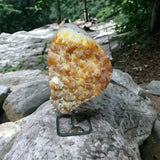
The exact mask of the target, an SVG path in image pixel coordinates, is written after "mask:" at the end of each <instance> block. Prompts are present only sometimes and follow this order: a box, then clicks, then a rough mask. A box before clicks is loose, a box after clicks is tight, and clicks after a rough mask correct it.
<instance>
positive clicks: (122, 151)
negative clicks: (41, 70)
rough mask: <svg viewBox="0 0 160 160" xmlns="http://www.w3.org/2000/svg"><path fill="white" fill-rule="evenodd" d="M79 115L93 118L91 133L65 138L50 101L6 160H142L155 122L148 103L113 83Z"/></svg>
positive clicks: (21, 136) (35, 116) (16, 143)
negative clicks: (59, 132)
mask: <svg viewBox="0 0 160 160" xmlns="http://www.w3.org/2000/svg"><path fill="white" fill-rule="evenodd" d="M124 80H125V79H124ZM128 87H129V86H128ZM77 112H79V113H87V114H88V116H90V119H91V123H92V126H93V131H92V133H91V134H89V135H85V136H74V137H65V138H63V137H59V136H57V133H56V112H55V110H54V109H53V106H52V105H51V104H50V101H48V102H46V103H45V104H43V105H42V106H41V107H39V108H38V110H37V111H36V112H35V113H33V115H32V117H31V119H29V121H28V122H27V123H26V124H25V125H24V128H23V129H22V131H21V132H20V134H19V135H18V136H17V138H16V140H15V141H14V145H13V147H12V148H11V151H10V152H9V153H8V154H7V155H6V156H5V158H4V160H14V159H20V160H21V159H24V157H25V159H27V158H28V159H36V158H39V159H54V160H56V159H57V160H59V159H64V160H65V159H66V160H69V159H75V160H77V159H96V158H97V159H98V158H99V159H102V160H103V159H104V160H110V159H113V160H119V159H126V160H127V159H128V160H129V159H133V160H135V159H136V160H140V154H139V149H138V146H139V145H141V144H142V143H143V141H144V140H145V139H146V138H147V137H148V136H149V135H150V133H151V130H152V126H153V122H154V121H155V119H156V112H155V110H154V109H153V108H152V106H151V104H150V101H149V100H147V99H144V98H142V97H141V96H139V95H137V94H135V93H134V92H132V91H130V90H128V89H127V88H125V87H122V86H119V85H115V84H111V83H110V84H109V86H108V88H107V89H106V90H105V91H104V92H103V93H102V94H100V96H98V97H96V98H94V99H92V100H90V101H89V102H86V103H84V104H83V105H82V106H81V107H79V108H78V110H77ZM77 121H78V118H77ZM79 121H80V124H82V127H86V123H85V122H84V119H83V118H81V119H79ZM61 125H62V128H64V130H65V129H66V126H69V125H70V122H69V120H65V121H64V123H62V124H61ZM67 129H68V128H67ZM69 130H70V129H69Z"/></svg>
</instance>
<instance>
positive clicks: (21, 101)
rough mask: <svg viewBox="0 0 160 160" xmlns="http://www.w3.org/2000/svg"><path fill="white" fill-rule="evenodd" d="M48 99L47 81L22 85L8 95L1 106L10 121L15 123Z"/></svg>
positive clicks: (48, 88)
mask: <svg viewBox="0 0 160 160" xmlns="http://www.w3.org/2000/svg"><path fill="white" fill-rule="evenodd" d="M49 97H50V87H49V82H48V80H37V81H33V82H28V83H24V84H22V85H21V86H19V88H18V89H17V90H15V91H13V92H12V93H10V94H9V96H8V97H7V98H6V100H5V102H4V104H3V109H4V111H5V113H6V115H7V117H8V119H9V120H10V121H16V120H19V119H21V118H23V117H25V116H27V115H29V114H31V113H33V112H34V111H35V110H36V109H37V108H38V107H39V106H40V105H41V104H42V103H44V102H45V101H47V100H48V99H49Z"/></svg>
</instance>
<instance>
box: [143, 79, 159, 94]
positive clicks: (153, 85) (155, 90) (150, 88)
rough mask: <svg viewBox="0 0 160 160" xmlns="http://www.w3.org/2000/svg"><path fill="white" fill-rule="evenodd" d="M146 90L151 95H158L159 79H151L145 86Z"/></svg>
mask: <svg viewBox="0 0 160 160" xmlns="http://www.w3.org/2000/svg"><path fill="white" fill-rule="evenodd" d="M146 89H147V91H148V92H149V93H151V94H153V95H156V96H160V81H155V80H153V81H152V82H151V83H149V85H148V86H147V87H146Z"/></svg>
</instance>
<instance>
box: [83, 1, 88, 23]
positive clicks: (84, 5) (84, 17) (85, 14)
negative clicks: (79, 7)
mask: <svg viewBox="0 0 160 160" xmlns="http://www.w3.org/2000/svg"><path fill="white" fill-rule="evenodd" d="M83 19H84V21H85V22H88V11H87V1H86V0H83Z"/></svg>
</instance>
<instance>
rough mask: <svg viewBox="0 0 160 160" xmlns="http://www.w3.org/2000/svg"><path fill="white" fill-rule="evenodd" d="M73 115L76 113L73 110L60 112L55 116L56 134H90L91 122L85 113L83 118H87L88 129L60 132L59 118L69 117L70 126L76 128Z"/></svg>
mask: <svg viewBox="0 0 160 160" xmlns="http://www.w3.org/2000/svg"><path fill="white" fill-rule="evenodd" d="M75 116H76V113H75V111H73V112H72V113H71V114H60V115H59V116H57V119H56V124H57V134H58V135H59V136H61V137H67V136H80V135H86V134H90V133H91V132H92V125H91V122H90V119H89V117H88V116H87V115H85V119H86V120H87V122H88V128H89V129H88V130H84V131H82V132H73V133H62V132H60V123H59V120H60V119H61V118H71V125H72V128H73V129H74V128H77V126H75Z"/></svg>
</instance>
